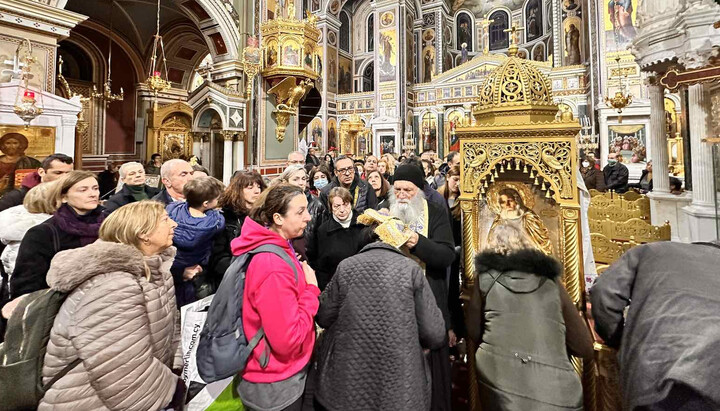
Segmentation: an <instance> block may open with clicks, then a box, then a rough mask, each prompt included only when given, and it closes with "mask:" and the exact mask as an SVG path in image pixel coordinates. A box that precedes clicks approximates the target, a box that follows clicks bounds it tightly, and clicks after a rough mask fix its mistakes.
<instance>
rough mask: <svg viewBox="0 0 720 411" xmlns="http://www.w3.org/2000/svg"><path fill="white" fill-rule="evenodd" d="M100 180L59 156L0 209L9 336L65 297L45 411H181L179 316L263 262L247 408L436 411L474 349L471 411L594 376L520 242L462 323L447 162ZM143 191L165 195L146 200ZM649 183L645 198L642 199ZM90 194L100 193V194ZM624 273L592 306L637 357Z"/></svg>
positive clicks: (548, 276) (451, 163) (484, 261)
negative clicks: (44, 295)
mask: <svg viewBox="0 0 720 411" xmlns="http://www.w3.org/2000/svg"><path fill="white" fill-rule="evenodd" d="M611 156H615V154H611ZM591 160H592V159H587V160H586V161H584V162H583V165H582V166H583V169H582V171H583V177H584V178H585V179H586V185H587V186H588V188H595V189H606V188H607V189H613V190H616V191H619V192H621V191H622V190H623V189H627V168H625V167H624V166H623V165H622V164H621V163H620V162H618V161H617V159H616V158H614V157H613V158H610V159H609V160H610V161H609V162H608V166H607V167H606V168H605V170H604V171H603V172H600V171H599V170H597V168H596V166H595V164H594V163H593V162H592V161H591ZM106 172H107V173H106V174H105V176H104V177H103V175H102V173H101V175H100V176H98V175H96V174H94V173H92V172H89V171H81V170H73V161H72V158H70V157H68V156H66V155H63V154H53V155H51V156H49V157H48V158H46V159H45V160H44V161H43V162H42V164H41V166H40V167H39V168H38V170H37V172H36V173H33V174H31V175H28V176H27V177H26V178H25V179H24V180H23V184H22V186H21V187H20V188H19V189H17V190H14V191H12V192H10V193H8V194H6V195H5V197H3V198H2V199H0V241H2V244H3V246H4V250H3V251H2V255H1V260H2V266H1V267H0V269H1V271H2V273H3V290H4V291H6V293H5V294H6V295H4V296H3V297H4V298H3V300H2V301H0V305H2V306H3V307H2V316H3V326H4V324H5V320H6V319H8V318H11V317H13V316H14V315H18V314H17V313H18V312H19V311H20V310H23V309H28V308H27V307H28V306H29V303H28V300H29V299H31V298H35V297H32V296H34V295H36V294H34V293H35V292H38V291H41V290H47V289H49V290H52V291H56V292H60V293H63V295H66V299H65V300H64V303H62V306H61V307H60V310H59V312H58V313H57V316H56V317H55V322H54V325H53V326H52V331H51V332H50V335H49V341H48V342H47V350H46V353H45V352H43V359H44V366H43V367H42V384H46V385H45V387H44V388H45V389H44V393H43V394H44V395H43V396H42V398H41V400H40V402H39V404H37V406H38V408H39V409H60V410H62V409H68V410H70V409H137V410H154V409H167V408H172V409H182V404H183V401H184V398H185V396H186V390H187V387H185V386H184V383H183V380H182V379H181V378H180V377H179V375H180V373H181V370H182V368H183V361H182V359H181V357H180V355H179V351H178V340H179V338H180V335H179V333H180V331H179V322H180V320H179V311H178V309H179V308H180V307H182V306H185V305H187V304H190V303H193V302H195V301H198V300H200V299H202V298H204V297H206V296H210V295H212V294H214V293H215V292H216V291H217V290H218V288H219V287H220V286H221V283H222V279H223V277H224V275H225V274H226V272H227V271H228V269H229V268H230V267H231V263H232V261H233V258H234V257H237V256H240V255H245V254H248V253H252V252H253V251H254V250H256V249H258V248H259V247H262V246H265V245H271V246H274V247H278V248H280V249H281V250H282V252H283V253H285V254H287V256H284V257H283V258H281V257H279V256H278V255H275V254H272V253H260V254H255V255H254V257H253V258H252V260H251V261H250V263H249V265H248V267H247V271H246V277H245V278H246V280H245V283H244V290H242V291H239V292H242V301H243V309H242V316H241V319H242V327H243V330H244V333H245V335H247V336H249V337H253V336H255V335H256V334H259V333H260V332H261V331H262V334H260V335H261V338H260V339H259V340H258V343H257V346H256V347H254V349H253V351H252V353H251V355H250V357H249V358H248V362H247V364H246V365H245V367H244V369H243V371H242V372H241V375H240V376H241V377H242V378H241V379H240V383H239V384H238V387H237V390H238V393H239V395H240V397H241V398H242V401H243V403H244V404H245V407H246V408H247V409H253V410H302V409H305V410H307V409H316V410H354V409H357V410H368V409H373V410H423V409H425V410H427V409H430V410H450V409H452V407H453V405H452V384H453V375H452V372H451V361H450V358H451V353H453V354H455V355H456V356H457V355H458V351H457V350H458V345H461V346H462V341H463V339H466V338H468V337H469V338H471V339H472V340H473V341H476V342H477V343H478V350H477V352H475V353H468V355H473V356H475V359H476V364H477V370H478V380H479V391H480V398H481V402H482V406H483V409H491V410H539V409H547V410H561V409H573V410H580V409H582V408H583V389H582V386H581V382H580V377H579V376H578V374H577V373H576V372H575V368H574V366H573V364H572V362H571V359H570V355H573V356H576V357H579V358H584V359H591V358H592V356H593V345H592V344H593V339H592V337H591V333H590V330H589V329H588V327H587V325H586V323H585V322H584V321H583V319H582V318H581V317H580V316H579V315H578V311H577V309H576V308H575V306H574V305H573V303H572V301H571V300H570V297H569V296H568V294H567V292H566V291H565V289H564V287H563V284H562V281H561V280H560V277H561V273H562V266H561V264H560V263H559V262H558V261H556V260H555V259H554V258H553V257H552V256H548V255H546V254H545V253H543V251H541V250H539V249H537V247H536V246H535V245H534V243H533V242H532V241H531V240H530V239H528V238H526V234H524V233H523V232H522V231H521V230H519V229H518V228H517V227H516V226H513V225H511V224H506V225H499V226H498V227H495V229H494V230H493V233H492V236H491V238H489V241H488V246H487V249H485V250H483V251H482V252H481V253H480V254H478V256H477V259H476V262H475V268H476V273H475V274H476V281H475V282H474V286H473V288H472V290H471V294H472V296H471V298H470V300H469V302H468V303H466V304H465V306H463V303H462V300H461V298H460V288H461V287H460V278H461V276H462V271H463V264H462V258H461V254H462V252H461V250H462V246H463V244H462V228H461V220H460V205H459V204H460V203H459V201H458V199H459V197H460V156H459V154H458V153H457V152H451V153H449V154H448V155H447V156H446V157H445V158H444V159H438V158H437V156H436V155H435V153H434V152H431V151H429V152H424V153H422V154H421V155H420V156H419V157H415V156H414V155H410V156H407V157H405V156H400V157H398V158H396V157H395V156H394V155H391V154H384V155H383V156H381V157H377V156H374V155H368V156H365V157H364V158H359V157H354V156H351V155H335V154H334V153H333V154H328V155H325V156H323V157H321V158H319V157H317V155H316V153H315V149H314V148H311V149H310V150H309V152H308V153H307V154H303V153H302V152H297V151H296V152H291V153H290V154H289V155H288V157H287V164H286V168H285V170H284V171H283V172H282V173H281V174H280V175H279V176H277V177H275V178H273V179H272V180H269V179H268V178H266V177H263V176H262V175H260V174H259V173H258V172H257V171H252V170H239V171H237V172H235V174H234V175H233V177H232V179H231V180H230V183H229V184H228V185H227V187H226V186H225V185H224V184H223V183H222V182H220V181H219V180H217V179H216V178H214V177H212V176H208V172H207V170H206V169H204V168H203V167H202V166H199V165H191V164H190V162H188V161H185V160H181V159H172V160H168V161H166V162H164V163H163V162H162V161H161V158H160V156H159V155H153V157H152V160H151V162H150V163H148V164H147V165H143V164H140V163H137V162H128V163H125V164H122V165H121V166H120V167H119V168H118V170H117V179H116V180H114V179H113V178H112V176H113V175H114V173H115V171H114V169H113V168H112V167H108V170H106ZM103 173H105V172H103ZM156 173H158V174H159V177H160V181H161V185H162V187H161V188H153V187H150V186H149V185H147V184H146V181H147V175H149V174H156ZM648 174H649V176H648V175H644V176H643V178H644V179H645V181H642V180H641V182H640V183H639V184H640V187H641V189H652V170H651V168H650V169H649V173H648ZM104 179H109V180H108V181H110V183H109V184H105V185H106V187H109V186H113V185H114V187H113V188H112V189H110V190H108V191H107V192H103V190H104V189H101V184H102V183H103V180H104ZM623 179H624V182H623ZM591 181H592V182H594V183H592V184H589V183H590V182H591ZM103 197H105V199H103ZM709 249H710V248H706V249H702V250H709ZM698 250H700V249H698ZM692 251H693V252H699V251H697V250H696V249H693V250H692ZM717 254H718V253H717V251H715V254H714V255H715V256H714V258H715V259H717ZM636 255H637V256H638V257H640V256H642V255H639V252H638V253H633V254H630V255H629V256H627V257H624V258H623V261H622V262H621V264H622V265H623V266H624V267H623V268H618V269H617V270H616V271H618V273H615V274H613V273H612V270H610V272H611V274H610V275H608V274H604V275H603V276H602V277H601V280H602V281H598V283H599V285H598V286H597V289H596V288H593V292H594V295H593V310H594V312H595V310H596V307H597V310H598V311H597V315H596V320H597V329H598V331H599V332H600V335H601V336H602V337H603V338H605V339H606V340H607V341H612V342H615V343H617V344H619V339H620V338H621V337H622V338H623V344H624V343H625V340H624V338H631V337H627V334H628V331H631V329H632V325H631V324H630V323H629V322H630V321H631V320H632V319H633V316H628V317H627V321H628V324H626V325H625V330H626V332H625V334H626V335H625V336H622V332H621V331H622V326H621V325H622V318H621V317H618V316H619V315H620V316H621V315H622V311H623V309H624V308H625V306H627V305H628V303H629V300H630V297H631V295H630V294H631V290H630V289H627V290H623V291H622V294H618V293H617V292H613V290H615V289H616V288H617V287H618V285H617V284H618V283H617V282H619V284H620V285H621V286H625V287H626V288H627V286H628V284H632V278H633V277H634V275H635V274H634V271H633V270H636V269H637V270H641V269H644V266H642V265H641V264H640V263H639V262H638V261H637V258H634V257H633V256H636ZM286 261H290V262H292V264H288V263H287V262H286ZM716 263H717V262H716ZM631 272H632V273H631ZM637 275H638V276H640V274H639V273H638V274H637ZM648 275H649V274H648ZM615 277H620V278H619V279H617V280H613V278H615ZM606 279H607V280H606ZM613 281H616V282H613ZM713 281H714V280H713ZM222 284H223V286H225V284H226V283H222ZM607 284H611V288H609V289H606V288H605V287H607ZM612 287H616V288H612ZM630 288H632V287H630ZM637 292H638V291H637V290H632V300H633V302H632V303H633V304H635V301H636V297H635V294H636V293H637ZM708 298H711V297H709V296H708V297H706V298H705V299H702V301H704V304H705V303H708V301H707V299H708ZM714 301H715V302H714V305H713V307H716V308H717V305H718V303H717V301H716V299H715V300H714ZM656 304H660V302H657V303H656ZM631 307H632V306H631ZM708 309H709V308H708ZM630 312H631V313H633V310H632V309H631V311H630ZM708 315H710V311H708ZM713 315H714V316H715V317H717V314H713ZM466 316H467V318H466ZM706 321H707V318H704V319H703V322H704V323H707V322H706ZM11 323H12V322H11ZM644 327H651V328H653V327H652V326H650V325H645V326H644ZM708 328H712V326H709V327H708ZM13 332H18V331H17V330H13V329H12V327H9V328H8V330H7V333H8V335H10V334H11V333H13ZM669 332H670V333H671V331H669ZM3 333H4V330H3ZM632 338H637V339H639V340H640V341H649V337H641V336H639V331H638V332H634V333H633V337H632ZM717 340H718V339H717V338H715V339H714V341H715V342H717ZM704 342H707V340H705V341H704ZM668 343H669V341H668ZM639 349H640V348H639V347H637V346H635V347H633V348H632V351H631V352H632V356H634V358H637V357H642V356H643V354H642V352H640V351H638V350H639ZM688 349H689V348H688ZM624 353H625V352H623V354H624ZM678 353H679V354H678V355H683V353H684V351H682V350H680V349H678ZM0 354H2V349H0ZM624 355H625V354H624ZM627 355H629V354H627ZM621 360H623V362H624V361H625V359H623V358H621ZM628 361H633V360H631V359H629V358H628ZM634 361H637V360H634ZM688 361H690V360H688ZM691 362H692V361H691ZM691 365H697V363H696V362H692V364H691ZM633 367H635V368H633V369H632V371H630V373H627V374H626V373H624V374H623V375H628V376H630V377H631V378H633V381H634V379H636V378H637V379H638V380H643V381H646V382H647V383H643V384H642V386H634V385H632V384H631V383H630V385H629V386H628V387H627V391H628V392H630V393H632V395H634V397H633V398H632V399H629V400H627V401H629V402H628V403H631V404H633V405H637V406H638V407H641V406H645V407H652V406H653V404H654V402H658V403H662V404H663V406H677V404H678V402H677V401H673V402H663V401H667V400H666V395H661V394H658V395H654V396H653V395H650V393H652V392H654V390H659V388H657V387H658V386H656V385H653V384H651V381H653V380H652V379H651V378H649V377H648V376H644V375H643V374H642V372H643V370H644V369H643V368H642V366H641V365H637V364H634V365H633ZM655 368H656V370H657V371H658V372H666V371H667V369H668V368H672V364H670V361H668V362H667V364H666V366H664V367H661V366H659V365H658V366H656V367H655ZM714 369H720V368H718V367H715V368H714ZM713 372H715V371H713ZM666 375H667V374H662V375H658V376H657V379H656V380H657V381H660V380H662V381H666V380H665V379H664V378H666V377H665V376H666ZM58 377H59V378H58ZM667 378H670V377H667ZM0 382H2V375H1V374H0ZM680 382H681V383H679V384H676V385H675V386H673V384H672V383H670V385H669V388H667V387H663V388H662V390H664V393H665V394H667V393H669V392H671V393H673V395H683V396H684V397H683V398H691V399H693V401H695V402H693V404H696V405H698V406H711V405H718V404H720V398H717V396H718V393H717V390H715V393H714V394H712V393H710V394H708V392H707V389H709V388H710V387H709V386H706V385H702V384H693V383H691V382H685V380H680ZM625 384H626V385H627V384H629V383H628V382H627V381H625ZM4 388H5V387H3V389H4ZM626 394H627V392H626ZM646 399H651V400H652V401H651V402H648V401H650V400H646ZM643 409H679V408H643ZM688 409H690V408H688ZM692 409H706V408H692ZM707 409H717V408H707Z"/></svg>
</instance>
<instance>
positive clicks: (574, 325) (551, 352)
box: [466, 224, 593, 411]
mask: <svg viewBox="0 0 720 411" xmlns="http://www.w3.org/2000/svg"><path fill="white" fill-rule="evenodd" d="M475 267H476V270H477V278H476V281H475V287H474V288H473V290H472V295H471V299H470V302H469V304H468V309H467V317H466V318H467V327H468V335H469V336H470V337H471V338H472V339H473V340H474V341H476V342H478V343H479V346H478V350H477V352H476V353H475V359H476V362H475V364H476V366H477V370H478V380H479V385H480V387H479V388H480V402H481V404H482V408H483V410H558V411H560V410H578V411H579V410H582V409H583V390H582V384H581V382H580V377H579V376H578V374H577V372H576V371H575V369H574V367H573V365H572V363H571V362H570V357H569V354H572V355H575V356H578V357H582V358H585V359H591V358H592V356H593V345H592V338H591V337H590V332H589V330H588V328H587V326H586V324H585V323H584V322H583V320H582V319H581V317H580V315H579V313H578V311H577V309H576V308H575V306H574V304H573V303H572V300H571V299H570V296H569V295H568V293H567V291H565V288H563V286H562V283H561V279H560V275H561V274H562V265H561V264H560V263H559V262H558V261H557V260H555V259H554V258H552V257H550V256H548V255H546V254H544V253H543V252H542V251H540V250H538V249H536V248H535V247H534V245H533V242H532V241H531V240H530V239H529V238H527V237H526V236H525V235H524V234H523V233H522V232H521V231H520V230H518V229H517V228H516V227H514V226H512V225H509V224H502V225H499V226H497V227H496V228H495V230H494V232H493V235H492V236H491V237H490V239H489V244H488V248H487V249H486V250H485V251H483V252H482V253H480V254H479V255H478V256H477V257H476V259H475Z"/></svg>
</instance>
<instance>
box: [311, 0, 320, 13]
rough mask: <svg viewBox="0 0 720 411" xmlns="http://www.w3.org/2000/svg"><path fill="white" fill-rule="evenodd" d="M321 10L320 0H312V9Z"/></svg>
mask: <svg viewBox="0 0 720 411" xmlns="http://www.w3.org/2000/svg"><path fill="white" fill-rule="evenodd" d="M319 10H320V0H310V11H312V12H316V11H319Z"/></svg>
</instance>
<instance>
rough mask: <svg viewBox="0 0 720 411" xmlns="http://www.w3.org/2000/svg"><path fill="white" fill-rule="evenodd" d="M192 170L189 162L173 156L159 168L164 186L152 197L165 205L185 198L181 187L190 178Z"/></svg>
mask: <svg viewBox="0 0 720 411" xmlns="http://www.w3.org/2000/svg"><path fill="white" fill-rule="evenodd" d="M194 172H195V171H194V170H193V168H192V166H191V165H190V163H188V162H187V161H185V160H180V159H179V158H175V159H172V160H168V161H166V162H165V163H163V165H162V167H161V168H160V178H161V179H162V183H163V185H164V186H165V188H164V189H163V190H162V191H160V193H158V194H157V195H156V196H155V197H153V198H152V199H153V200H155V201H159V202H161V203H163V204H165V205H168V204H170V203H172V202H174V201H182V200H185V195H184V194H183V187H185V183H187V182H188V181H190V180H192V178H193V173H194Z"/></svg>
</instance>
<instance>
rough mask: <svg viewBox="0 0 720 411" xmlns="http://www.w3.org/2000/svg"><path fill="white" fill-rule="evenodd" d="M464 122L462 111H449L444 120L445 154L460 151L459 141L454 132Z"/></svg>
mask: <svg viewBox="0 0 720 411" xmlns="http://www.w3.org/2000/svg"><path fill="white" fill-rule="evenodd" d="M464 122H465V113H464V112H463V111H462V110H459V109H457V110H453V111H451V112H450V113H449V114H448V115H447V117H446V120H445V139H444V140H445V152H446V153H447V152H449V151H458V152H459V151H460V139H459V138H458V137H457V136H456V135H455V130H456V129H457V127H458V126H459V125H462V124H463V123H464Z"/></svg>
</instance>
